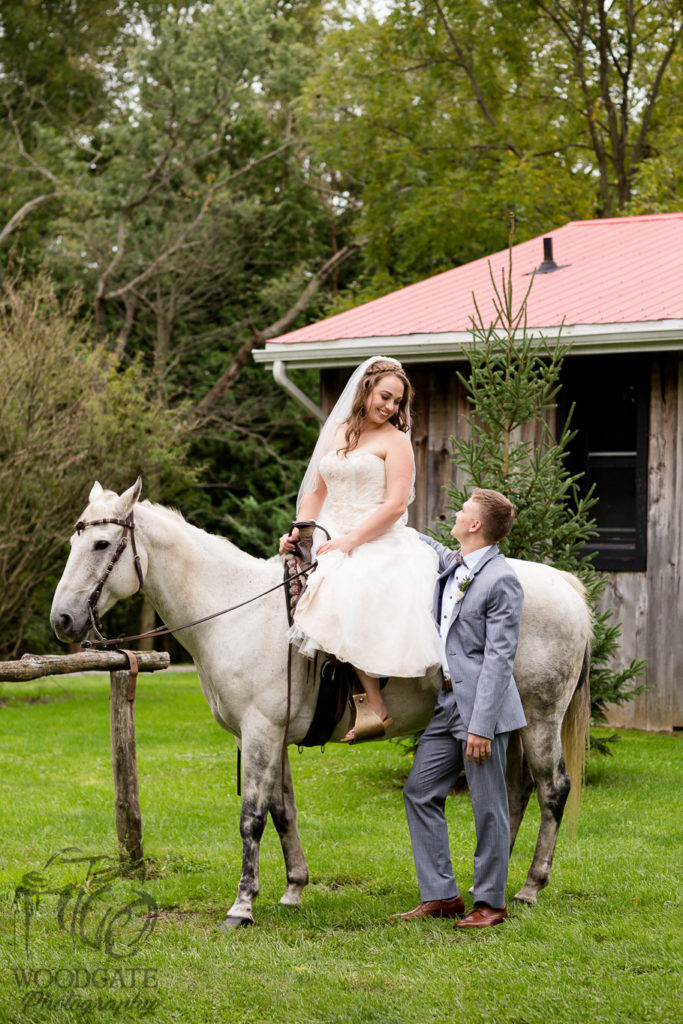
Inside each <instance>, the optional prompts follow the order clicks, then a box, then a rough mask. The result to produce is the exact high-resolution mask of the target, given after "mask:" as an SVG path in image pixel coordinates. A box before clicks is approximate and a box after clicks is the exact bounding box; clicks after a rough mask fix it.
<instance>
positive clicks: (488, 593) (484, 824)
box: [404, 535, 526, 908]
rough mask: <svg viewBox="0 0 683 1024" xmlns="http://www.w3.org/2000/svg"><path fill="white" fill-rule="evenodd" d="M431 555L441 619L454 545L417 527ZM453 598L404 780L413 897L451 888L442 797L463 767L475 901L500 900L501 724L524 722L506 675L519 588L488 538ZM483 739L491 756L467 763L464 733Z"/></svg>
mask: <svg viewBox="0 0 683 1024" xmlns="http://www.w3.org/2000/svg"><path fill="white" fill-rule="evenodd" d="M422 539H423V540H424V541H425V542H426V543H428V544H430V545H431V546H432V547H433V548H434V549H435V551H436V552H437V554H438V555H439V578H438V580H437V584H436V589H435V594H434V614H435V617H436V621H437V623H439V622H440V621H441V614H442V610H441V606H442V597H443V592H444V587H445V584H446V580H447V579H448V577H449V576H450V575H451V574H452V573H453V572H455V570H456V568H457V562H456V553H455V552H454V551H452V550H451V549H450V548H446V547H444V546H443V545H442V544H439V543H438V542H437V541H435V540H432V538H430V537H426V536H424V535H422ZM469 575H470V577H471V579H470V582H469V584H468V586H467V589H466V591H465V592H464V594H463V595H462V598H461V599H460V600H459V601H458V602H457V603H456V604H455V605H454V607H453V610H452V613H451V619H450V623H449V625H448V631H447V634H446V641H445V654H446V660H447V663H448V670H449V675H450V679H451V685H452V689H451V690H450V691H447V690H444V691H442V692H441V693H440V694H439V697H438V699H437V702H436V708H435V710H434V717H433V718H432V721H431V722H430V723H429V725H428V726H427V729H426V730H425V732H424V733H423V735H422V737H421V739H420V743H419V745H418V749H417V753H416V755H415V762H414V764H413V768H412V771H411V773H410V777H409V778H408V781H407V783H406V786H405V789H404V800H405V805H406V814H407V816H408V824H409V827H410V838H411V842H412V846H413V856H414V858H415V867H416V870H417V876H418V882H419V886H420V898H421V899H422V901H423V902H426V901H429V900H447V899H451V898H452V897H453V896H455V895H457V893H458V887H457V885H456V882H455V878H454V876H453V868H452V866H451V858H450V851H449V842H448V828H447V825H446V818H445V814H444V805H445V801H446V797H447V795H448V792H449V790H450V789H451V787H452V785H453V783H454V781H455V779H456V778H457V776H458V775H459V774H460V772H461V771H462V769H463V767H464V769H465V773H466V776H467V782H468V786H469V791H470V798H471V802H472V810H473V812H474V821H475V828H476V834H477V848H476V851H475V854H474V901H475V903H487V904H488V905H489V906H491V907H496V908H498V907H503V906H504V905H505V885H506V882H507V872H508V861H509V847H510V820H509V812H508V802H507V789H506V786H505V762H506V751H507V741H508V735H509V733H510V732H511V731H512V730H514V729H519V728H521V727H522V726H524V725H526V719H525V717H524V711H523V709H522V702H521V700H520V698H519V693H518V691H517V687H516V685H515V681H514V679H513V676H512V665H513V662H514V658H515V653H516V650H517V639H518V636H519V625H520V620H521V615H522V600H523V592H522V587H521V585H520V583H519V580H518V579H517V576H516V575H515V573H514V572H513V570H512V569H511V568H510V566H509V565H508V564H507V562H506V560H505V558H504V557H503V555H501V554H500V553H499V551H498V548H497V546H496V545H494V546H493V547H492V548H491V549H490V550H489V551H487V552H486V553H485V554H484V555H483V556H482V558H481V559H480V561H479V562H478V564H477V565H476V566H475V567H474V569H473V570H472V571H471V572H470V573H469ZM468 733H473V734H475V735H477V736H483V737H486V738H488V739H490V740H491V757H490V758H487V759H486V760H485V761H484V763H483V764H467V761H466V758H465V751H466V747H467V734H468Z"/></svg>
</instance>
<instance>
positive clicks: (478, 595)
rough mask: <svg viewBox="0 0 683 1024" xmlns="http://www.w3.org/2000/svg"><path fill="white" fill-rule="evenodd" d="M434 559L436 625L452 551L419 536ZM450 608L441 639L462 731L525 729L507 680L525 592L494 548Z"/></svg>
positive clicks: (482, 732) (516, 695) (511, 684)
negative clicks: (436, 558)
mask: <svg viewBox="0 0 683 1024" xmlns="http://www.w3.org/2000/svg"><path fill="white" fill-rule="evenodd" d="M420 537H421V538H422V540H424V541H425V542H426V543H427V544H430V545H431V547H433V548H434V550H435V551H436V553H437V554H438V556H439V578H438V580H437V582H436V588H435V591H434V615H435V618H436V621H437V623H439V622H440V621H441V600H442V597H443V591H444V587H445V584H446V580H447V579H448V577H449V576H450V574H451V573H452V572H455V569H456V564H455V552H454V551H453V550H451V548H447V547H445V546H444V545H443V544H439V543H438V541H435V540H433V539H432V538H431V537H427V536H425V535H424V534H420ZM471 576H472V580H471V582H470V584H469V586H468V587H467V590H466V591H465V593H464V594H463V596H462V598H461V600H460V601H458V603H457V604H456V605H455V607H454V609H453V614H452V617H451V621H450V625H449V627H448V633H447V635H446V660H447V662H448V667H449V670H450V676H451V681H452V683H453V695H454V697H455V701H456V704H457V706H458V711H459V712H460V717H461V718H462V720H463V722H464V723H465V725H466V727H467V731H468V732H471V733H474V734H475V735H477V736H485V737H487V738H488V739H492V738H493V736H494V734H495V733H499V732H511V731H512V730H513V729H520V728H521V727H522V726H524V725H526V718H525V717H524V710H523V708H522V702H521V700H520V697H519V692H518V690H517V686H516V685H515V680H514V678H513V675H512V666H513V662H514V660H515V653H516V651H517V640H518V638H519V625H520V621H521V618H522V601H523V599H524V593H523V591H522V586H521V584H520V582H519V580H518V579H517V576H516V575H515V573H514V572H513V570H512V569H511V568H510V566H509V565H508V563H507V561H506V560H505V558H504V556H503V555H501V554H500V552H499V551H498V547H497V546H494V547H493V548H492V549H491V550H490V551H488V552H487V553H486V554H485V555H484V557H483V558H482V559H481V561H480V562H479V563H478V564H477V566H476V567H475V569H474V570H473V571H472V573H471Z"/></svg>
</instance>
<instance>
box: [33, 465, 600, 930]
mask: <svg viewBox="0 0 683 1024" xmlns="http://www.w3.org/2000/svg"><path fill="white" fill-rule="evenodd" d="M140 488H141V482H140V480H137V482H136V483H135V484H134V485H133V486H132V487H131V488H129V490H127V491H125V492H124V493H123V494H121V495H120V496H119V495H117V494H115V493H114V492H113V491H105V490H103V488H102V487H101V486H100V484H99V483H96V484H95V485H94V487H93V488H92V490H91V492H90V497H89V504H88V507H87V508H86V510H85V512H84V513H83V517H82V520H81V522H80V523H79V524H78V525H79V527H80V529H78V530H77V532H76V533H74V535H73V536H72V538H71V553H70V555H69V558H68V561H67V563H66V567H65V569H64V573H63V575H62V578H61V581H60V583H59V585H58V587H57V590H56V592H55V596H54V600H53V604H52V612H51V616H50V621H51V623H52V626H53V628H54V630H55V632H56V634H57V636H58V637H59V638H60V639H61V640H64V641H72V642H73V641H79V640H82V639H83V638H84V637H85V636H86V634H87V632H88V628H89V626H90V617H89V608H88V599H89V597H90V596H91V592H92V591H93V589H94V588H97V586H98V585H99V584H100V583H102V581H103V580H104V582H103V583H102V586H101V593H100V594H99V595H98V596H99V601H100V611H101V612H102V613H104V612H106V611H107V610H108V609H109V608H111V607H112V606H113V605H114V604H115V603H116V602H117V601H120V600H122V599H124V598H126V597H129V596H130V595H131V594H134V593H135V592H136V591H137V590H138V587H139V582H140V579H142V580H144V588H145V593H146V594H147V597H148V598H149V600H150V601H151V603H152V605H153V606H154V608H155V609H156V611H157V612H158V614H159V615H160V616H161V618H162V620H163V621H164V622H165V623H167V624H168V625H170V626H179V625H181V624H183V623H186V622H189V621H194V620H196V619H201V618H202V617H204V616H207V615H211V613H213V612H216V611H219V610H220V609H223V608H225V607H227V606H231V605H233V604H238V603H239V602H241V601H244V600H245V599H247V598H250V597H252V596H254V595H257V594H260V593H261V592H263V591H266V590H268V589H269V588H271V587H274V586H276V584H277V583H279V582H280V581H281V580H282V571H283V570H282V561H281V559H280V558H279V557H277V556H276V557H274V558H271V559H267V560H266V559H260V558H253V557H252V556H251V555H248V554H246V553H245V552H243V551H240V550H239V549H238V548H237V547H235V546H234V545H233V544H231V543H230V542H229V541H227V540H225V539H223V538H221V537H217V536H212V535H211V534H208V533H206V532H204V531H203V530H199V529H197V528H196V527H194V526H191V525H190V524H189V523H187V522H186V521H185V520H184V519H183V517H182V516H181V515H180V514H179V513H178V512H175V511H172V510H170V509H167V508H164V507H162V506H160V505H155V504H151V503H150V502H148V501H144V502H141V503H138V498H139V496H140ZM133 516H134V524H135V525H134V530H131V529H130V527H123V529H122V524H123V523H124V522H125V521H126V520H128V522H129V523H131V522H133V518H132V517H133ZM112 519H113V520H116V521H115V522H101V520H112ZM86 527H89V528H87V529H86ZM133 532H134V535H135V542H136V543H135V545H131V544H129V545H128V546H127V547H126V548H125V550H122V551H121V552H120V554H119V557H118V559H115V566H114V568H113V569H112V568H111V562H112V553H113V552H114V551H115V549H116V548H117V544H120V541H121V540H122V539H123V537H124V536H129V535H130V534H131V533H133ZM135 548H136V549H137V556H138V565H137V566H136V565H135V557H134V556H135V553H136V552H135ZM511 564H512V565H513V567H514V569H515V571H516V572H517V574H518V576H519V578H520V581H521V583H522V586H523V588H524V614H523V618H522V629H521V635H520V641H519V648H518V653H517V658H516V661H515V678H516V680H517V685H518V687H519V691H520V694H521V697H522V701H523V704H524V710H525V712H526V717H527V721H528V725H527V726H526V727H525V728H524V729H522V730H521V731H520V733H519V734H516V735H513V736H512V737H511V738H510V739H511V742H510V744H509V749H508V787H509V802H510V819H511V821H510V825H511V844H513V843H514V841H515V837H516V835H517V831H518V829H519V825H520V822H521V820H522V816H523V814H524V811H525V808H526V805H527V802H528V800H529V796H530V794H531V791H532V789H533V787H534V783H535V785H536V787H537V789H538V800H539V804H540V807H541V825H540V830H539V835H538V841H537V845H536V850H535V853H534V857H533V861H532V864H531V867H530V869H529V874H528V877H527V879H526V882H525V884H524V885H523V887H522V888H521V890H520V891H519V892H518V893H517V895H516V897H515V899H517V900H521V901H523V902H526V903H534V902H535V901H536V896H537V893H538V892H539V890H540V889H541V888H543V887H544V886H545V885H547V883H548V879H549V876H550V868H551V864H552V858H553V853H554V849H555V842H556V839H557V833H558V830H559V827H560V822H561V820H562V815H563V811H564V807H565V803H566V800H567V796H568V794H569V789H570V777H571V778H572V779H573V781H574V790H573V794H572V795H573V798H576V796H578V794H579V793H580V783H581V772H582V767H583V758H584V752H585V735H586V730H587V726H588V714H589V709H590V698H589V687H588V668H589V660H590V640H591V617H590V614H589V611H588V608H587V606H586V602H585V597H584V594H583V588H582V585H581V583H580V582H579V581H578V580H577V579H576V578H575V577H573V576H570V575H569V574H568V573H561V572H558V571H557V570H555V569H552V568H550V567H549V566H545V565H541V564H538V563H534V562H522V561H514V560H513V561H512V562H511ZM286 629H287V621H286V612H285V604H284V597H283V593H282V592H281V591H280V590H275V591H274V592H272V593H270V594H268V595H266V596H265V597H263V598H262V599H260V600H258V601H256V602H254V603H251V604H248V605H247V606H246V607H243V608H240V609H238V610H236V611H233V612H232V613H230V614H228V615H225V616H223V617H219V618H213V619H211V620H210V621H208V622H203V623H201V624H198V625H194V626H192V627H191V628H189V629H186V630H184V631H183V632H182V633H179V636H178V639H179V640H180V642H181V643H182V644H183V646H184V647H185V648H186V649H187V651H188V652H189V653H190V654H191V656H192V658H193V660H194V662H195V665H196V667H197V672H198V674H199V679H200V682H201V687H202V691H203V693H204V696H205V697H206V699H207V701H208V703H209V707H210V708H211V711H212V712H213V715H214V718H215V719H216V721H217V722H218V723H219V724H220V725H222V726H223V728H224V729H227V730H228V731H229V732H231V733H232V734H233V735H234V736H235V737H236V738H237V741H238V744H239V746H240V748H241V751H242V765H243V776H244V787H243V798H242V812H241V818H240V832H241V835H242V844H243V862H242V876H241V878H240V882H239V886H238V890H237V898H236V900H235V903H234V904H233V906H232V907H231V908H230V910H229V911H228V914H227V917H226V920H225V922H224V924H223V926H222V927H224V928H225V927H235V926H237V925H241V924H250V923H253V916H252V907H253V901H254V899H255V897H256V896H257V895H258V891H259V880H258V865H259V845H260V841H261V836H262V834H263V830H264V827H265V825H266V820H267V817H268V813H269V812H270V814H271V816H272V819H273V822H274V824H275V827H276V829H277V831H278V833H279V836H280V841H281V844H282V849H283V853H284V858H285V865H286V869H287V888H286V890H285V893H284V895H283V896H282V899H281V901H280V902H281V903H284V904H297V903H299V901H300V899H301V894H302V891H303V889H304V886H305V885H306V884H307V882H308V867H307V864H306V858H305V856H304V852H303V849H302V847H301V842H300V840H299V833H298V831H297V825H296V804H295V801H294V793H293V789H292V778H291V772H290V767H289V761H288V759H287V758H286V756H285V758H284V762H282V761H281V758H282V746H283V739H284V737H285V728H286V718H287V712H286V708H287V684H286V664H287V641H286V639H285V633H286ZM308 664H309V663H307V662H305V661H304V659H303V658H301V656H300V655H298V654H296V655H295V656H294V657H293V671H292V685H291V709H290V723H289V731H288V733H287V741H288V742H289V743H299V742H300V741H301V740H302V739H303V738H304V737H305V735H306V732H307V730H308V727H309V725H310V722H311V720H312V717H313V712H314V708H315V704H316V698H317V693H318V686H319V684H318V682H317V681H314V680H312V679H310V678H309V677H310V675H311V673H309V671H308ZM439 685H440V676H438V675H437V676H436V677H434V678H432V679H427V680H406V679H391V680H390V681H389V682H388V684H387V686H386V689H385V690H384V696H385V699H386V702H387V705H388V706H389V708H390V709H391V714H392V716H393V719H394V725H393V726H391V728H389V729H388V731H387V736H388V737H392V736H399V735H405V734H409V733H414V732H417V731H419V730H422V729H423V728H424V727H425V726H426V725H427V723H428V721H429V719H430V717H431V714H432V710H433V707H434V701H435V691H436V690H438V687H439ZM349 717H350V713H349V711H348V710H347V711H346V712H345V713H344V716H343V718H342V720H341V721H340V722H339V724H338V726H337V728H336V730H335V732H334V734H333V736H332V742H338V741H339V740H340V739H341V738H342V737H343V736H344V735H345V733H346V732H347V730H348V729H349V727H350V726H349ZM563 723H564V724H563ZM561 730H562V737H561ZM563 743H564V754H563ZM282 763H284V775H283V772H282ZM283 789H284V792H283ZM577 809H578V808H577Z"/></svg>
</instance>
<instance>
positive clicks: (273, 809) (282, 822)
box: [270, 756, 308, 906]
mask: <svg viewBox="0 0 683 1024" xmlns="http://www.w3.org/2000/svg"><path fill="white" fill-rule="evenodd" d="M284 767H285V773H284V779H283V778H282V772H280V777H279V779H278V782H277V784H276V786H275V789H274V790H273V797H272V800H271V802H270V816H271V818H272V819H273V824H274V825H275V828H276V829H277V832H278V835H279V836H280V843H281V845H282V852H283V854H284V858H285V868H286V870H287V888H286V889H285V892H284V894H283V896H282V898H281V899H280V903H284V904H287V905H288V906H296V905H297V904H298V903H299V902H300V901H301V893H302V892H303V890H304V888H305V886H306V885H307V884H308V865H307V863H306V857H305V856H304V851H303V848H302V846H301V840H300V839H299V831H298V829H297V825H296V802H295V800H294V787H293V785H292V770H291V767H290V764H289V756H285V765H284ZM283 783H284V799H283Z"/></svg>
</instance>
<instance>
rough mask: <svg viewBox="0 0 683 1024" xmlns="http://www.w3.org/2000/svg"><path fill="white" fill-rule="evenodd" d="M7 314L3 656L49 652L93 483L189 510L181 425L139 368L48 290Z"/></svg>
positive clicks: (22, 290) (2, 416) (0, 317)
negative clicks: (59, 585) (72, 537)
mask: <svg viewBox="0 0 683 1024" xmlns="http://www.w3.org/2000/svg"><path fill="white" fill-rule="evenodd" d="M14 295H15V301H14V302H13V303H12V304H9V303H8V304H6V305H5V306H4V308H2V309H1V310H0V390H1V393H0V522H1V523H2V524H3V528H2V541H1V542H0V577H1V578H2V581H3V587H2V591H0V623H1V626H0V657H5V658H7V657H14V656H15V655H16V654H17V653H19V652H20V651H21V650H22V649H23V648H24V647H25V646H26V644H28V645H30V646H31V647H33V648H34V649H35V648H40V649H45V648H46V647H48V648H49V647H50V646H52V645H53V644H54V643H55V641H54V638H52V637H51V634H50V628H49V622H48V613H49V607H50V601H51V595H52V592H53V591H54V585H55V583H56V580H57V578H58V576H59V574H60V571H61V568H62V566H63V563H64V560H65V556H66V550H67V549H66V545H65V542H66V540H67V535H68V533H69V532H70V526H71V524H73V522H74V517H75V516H76V515H77V514H78V513H79V512H80V511H81V508H82V507H83V506H84V505H85V503H86V500H87V495H88V492H89V490H90V487H91V486H92V483H93V481H94V480H95V479H96V478H98V479H100V480H101V481H102V483H103V484H104V485H105V486H107V487H112V488H114V489H116V490H122V489H124V488H125V487H128V486H130V484H131V482H132V481H133V480H135V478H136V476H138V475H139V474H140V475H143V476H144V475H145V474H149V475H150V476H152V477H153V478H154V479H155V480H156V482H157V487H158V491H157V493H156V494H155V495H154V497H155V498H158V499H159V500H161V499H164V500H166V501H173V502H177V503H179V504H184V503H186V502H187V501H188V499H189V497H190V496H191V495H192V493H193V491H194V489H195V486H196V476H197V471H198V467H196V468H194V469H191V468H190V467H189V466H188V463H187V454H188V438H187V431H186V429H185V427H184V425H183V421H182V417H181V416H180V415H179V414H178V412H172V411H169V410H167V409H165V408H164V407H163V406H162V405H161V404H160V403H159V401H158V399H157V398H156V396H155V395H154V392H153V390H152V389H151V388H150V385H149V382H148V381H147V380H146V379H145V376H144V374H143V372H142V369H141V367H140V365H139V364H134V365H131V366H130V367H129V368H128V369H126V370H124V371H121V370H120V369H118V368H117V366H116V364H115V361H114V360H113V359H112V357H111V355H109V354H108V353H107V352H106V351H105V350H104V349H102V348H101V347H100V346H94V345H93V344H92V342H91V341H90V337H91V328H90V325H89V324H88V323H87V321H84V320H83V319H82V318H81V317H80V315H79V313H78V302H77V301H75V300H71V301H70V302H62V303H60V302H59V301H58V300H57V298H56V297H55V294H54V290H53V289H52V287H51V286H50V284H49V283H48V282H47V281H46V280H45V279H39V280H37V281H35V282H33V283H30V284H26V285H23V286H18V287H17V288H15V290H14Z"/></svg>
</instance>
